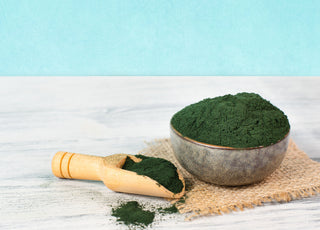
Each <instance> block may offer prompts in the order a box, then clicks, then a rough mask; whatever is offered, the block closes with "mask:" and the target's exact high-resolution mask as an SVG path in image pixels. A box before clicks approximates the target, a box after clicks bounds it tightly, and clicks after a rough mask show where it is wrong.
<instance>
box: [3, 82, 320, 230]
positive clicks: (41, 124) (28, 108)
mask: <svg viewBox="0 0 320 230" xmlns="http://www.w3.org/2000/svg"><path fill="white" fill-rule="evenodd" d="M319 86H320V78H317V77H102V78H99V77H57V78H45V77H23V78H20V77H14V78H9V77H8V78H0V157H1V161H0V229H44V228H45V229H57V228H59V229H75V228H77V229H88V228H92V229H125V227H124V226H121V225H116V223H115V220H114V218H112V217H111V216H110V211H111V207H112V206H114V205H116V204H117V202H119V201H121V200H133V199H134V200H139V201H140V202H142V203H153V204H154V203H155V204H159V205H160V204H161V205H167V202H166V201H164V200H163V199H160V198H149V197H143V196H134V195H127V194H120V193H114V192H112V191H110V190H108V189H107V188H106V187H105V186H104V185H103V184H102V182H89V181H73V180H63V179H58V178H55V177H54V176H53V175H52V173H51V168H50V166H51V165H50V164H51V159H52V157H53V155H54V154H55V153H56V152H57V151H60V150H63V151H71V152H78V153H87V154H94V155H100V156H105V155H109V154H113V153H133V154H134V153H137V152H138V151H139V150H140V149H142V148H144V147H145V144H144V141H151V140H153V139H154V138H162V137H168V136H169V121H170V118H171V116H172V115H173V114H174V113H175V112H176V111H178V110H179V109H181V108H183V107H184V106H186V105H188V104H190V103H194V102H197V101H199V100H201V99H203V98H206V97H215V96H219V95H224V94H227V93H232V94H234V93H237V92H242V91H247V92H257V93H259V94H260V95H262V96H263V97H264V98H266V99H268V100H270V101H271V102H272V103H273V104H275V105H276V106H278V107H279V108H281V109H282V110H283V111H284V112H285V113H286V114H287V115H288V117H289V121H290V124H291V137H292V138H293V139H294V141H295V142H296V143H297V144H298V146H299V147H300V148H301V149H303V150H304V151H305V152H306V153H307V154H308V155H309V156H310V157H312V158H320V152H319V151H318V149H319V148H320V131H319V130H320V116H319V115H320V87H319ZM319 199H320V198H319V196H316V197H313V198H308V199H303V200H298V201H294V202H290V203H283V204H276V203H272V204H266V205H265V206H263V207H257V208H255V209H250V210H245V211H244V212H236V213H232V214H228V215H222V216H211V217H204V218H199V219H196V220H194V221H192V222H185V221H184V216H183V215H174V216H173V217H161V218H162V221H160V219H158V220H157V221H156V223H155V224H153V225H152V228H154V229H184V228H189V229H213V228H214V229H235V228H236V229H257V228H259V229H270V228H271V227H272V229H300V228H302V227H304V228H306V229H312V228H314V229H319V228H320V203H319V201H320V200H319ZM157 218H160V217H157Z"/></svg>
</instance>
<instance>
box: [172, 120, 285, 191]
mask: <svg viewBox="0 0 320 230" xmlns="http://www.w3.org/2000/svg"><path fill="white" fill-rule="evenodd" d="M170 128H171V129H170V137H171V143H172V147H173V150H174V154H175V157H176V158H177V160H178V161H179V163H180V164H181V166H182V167H183V168H185V169H186V170H187V171H188V172H189V173H191V174H192V175H194V176H195V177H197V178H198V179H200V180H203V181H206V182H209V183H213V184H217V185H228V186H237V185H247V184H252V183H256V182H259V181H261V180H263V179H264V178H266V177H267V176H269V175H270V174H271V173H272V172H274V171H275V170H276V169H277V168H278V167H279V166H280V164H281V162H282V160H283V158H284V156H285V154H286V151H287V149H288V144H289V132H288V133H287V134H286V136H285V137H284V138H283V139H282V140H280V141H278V142H277V143H275V144H272V145H269V146H266V147H250V148H232V147H224V146H217V145H210V144H206V143H202V142H198V141H195V140H193V139H190V138H188V137H184V136H182V135H181V134H180V133H179V132H178V131H177V130H175V129H174V128H173V127H172V125H170Z"/></svg>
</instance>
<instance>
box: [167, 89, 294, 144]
mask: <svg viewBox="0 0 320 230" xmlns="http://www.w3.org/2000/svg"><path fill="white" fill-rule="evenodd" d="M171 125H172V127H173V128H174V129H176V130H177V131H178V132H179V133H181V135H183V136H185V137H188V138H191V139H193V140H196V141H199V142H203V143H207V144H212V145H219V146H228V147H234V148H248V147H258V146H269V145H272V144H274V143H276V142H278V141H279V140H281V139H283V138H284V137H285V136H286V135H287V134H288V132H289V129H290V125H289V121H288V118H287V116H286V115H285V114H284V113H283V112H282V111H281V110H280V109H278V108H277V107H275V106H274V105H272V104H271V103H270V102H269V101H267V100H265V99H263V98H262V97H261V96H260V95H258V94H255V93H238V94H236V95H230V94H229V95H225V96H221V97H215V98H207V99H204V100H202V101H200V102H198V103H195V104H192V105H189V106H187V107H185V108H183V109H182V110H180V111H179V112H177V113H176V114H174V116H173V117H172V119H171Z"/></svg>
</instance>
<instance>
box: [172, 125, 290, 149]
mask: <svg viewBox="0 0 320 230" xmlns="http://www.w3.org/2000/svg"><path fill="white" fill-rule="evenodd" d="M170 128H171V130H172V131H173V132H174V133H175V134H176V135H178V136H179V137H180V138H181V139H183V140H186V141H188V142H191V143H193V144H196V145H200V146H204V147H207V148H210V149H227V150H251V149H262V148H266V147H269V146H272V145H276V144H278V143H279V142H281V141H283V140H284V139H286V138H287V137H288V136H289V133H290V129H289V131H288V133H287V134H286V135H285V136H284V137H283V138H282V139H281V140H279V141H277V142H276V143H272V144H271V145H268V146H257V147H246V148H234V147H228V146H222V145H212V144H207V143H204V142H200V141H196V140H194V139H191V138H189V137H186V136H183V135H182V134H181V133H180V132H178V131H177V130H176V129H175V128H174V127H173V125H172V124H171V123H170Z"/></svg>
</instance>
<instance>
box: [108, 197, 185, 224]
mask: <svg viewBox="0 0 320 230" xmlns="http://www.w3.org/2000/svg"><path fill="white" fill-rule="evenodd" d="M178 212H179V211H178V209H177V208H176V206H175V205H172V206H169V207H167V208H164V207H159V208H156V207H154V206H151V210H147V209H146V207H144V206H142V205H141V204H139V203H138V202H137V201H129V202H126V203H122V204H121V205H120V206H118V207H116V208H113V209H112V213H111V215H112V216H114V217H116V218H117V221H118V222H120V223H122V224H125V225H127V226H129V227H135V226H137V227H139V228H145V227H147V226H148V225H150V224H151V223H152V222H153V221H154V218H155V215H158V214H160V215H162V216H163V215H168V214H174V213H178Z"/></svg>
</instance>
